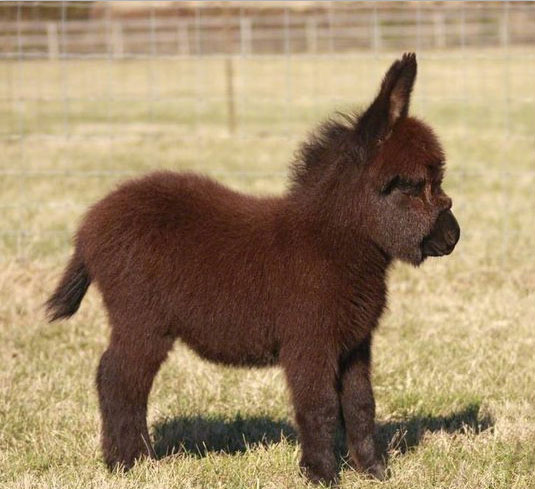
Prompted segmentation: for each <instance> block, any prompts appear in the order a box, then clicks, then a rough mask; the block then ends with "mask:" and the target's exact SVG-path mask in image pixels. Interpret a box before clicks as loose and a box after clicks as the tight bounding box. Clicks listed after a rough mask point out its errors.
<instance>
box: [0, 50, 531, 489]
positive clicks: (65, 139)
mask: <svg viewBox="0 0 535 489" xmlns="http://www.w3.org/2000/svg"><path fill="white" fill-rule="evenodd" d="M396 54H399V53H395V54H391V55H384V56H379V57H373V56H369V55H357V54H355V55H353V56H344V57H339V58H328V57H325V58H323V57H320V58H269V57H266V58H237V59H235V60H234V71H235V75H236V76H235V80H234V84H235V89H236V93H237V97H236V113H237V122H238V125H237V131H236V134H235V136H234V137H229V135H228V130H227V124H226V121H227V116H226V104H227V100H226V95H225V93H226V92H225V83H224V80H225V78H224V73H225V70H224V62H223V60H221V59H215V58H214V59H199V60H195V59H193V60H158V59H147V60H132V61H123V62H119V61H108V60H100V61H99V60H92V61H69V62H66V61H64V62H61V61H60V62H48V61H46V62H45V61H33V62H30V61H28V62H6V61H2V62H0V121H1V123H0V151H1V154H2V158H1V160H0V213H1V216H2V217H1V219H0V256H1V268H0V360H1V364H2V369H1V371H0V426H1V431H0V447H1V450H0V487H9V488H42V489H45V488H46V489H50V488H67V487H69V488H71V487H79V488H84V489H87V488H99V489H107V488H145V487H147V488H149V487H150V488H175V487H176V488H217V487H222V488H223V487H224V488H252V487H254V488H294V487H295V488H299V487H306V486H307V484H306V482H305V481H304V480H303V479H302V478H301V477H300V476H299V474H298V468H297V467H298V460H299V445H298V442H297V441H296V437H295V431H294V429H293V428H292V412H291V407H290V405H289V401H288V394H287V392H286V388H285V384H284V378H283V375H282V373H281V371H280V370H279V369H277V368H273V369H266V370H245V369H242V370H240V369H231V368H222V367H220V366H215V365H212V364H209V363H207V362H204V361H203V360H201V359H199V358H198V357H197V356H195V355H194V354H193V353H191V352H190V351H188V350H187V349H186V348H185V347H183V346H181V345H179V344H177V345H176V347H175V349H174V351H173V353H172V354H171V356H170V358H169V360H168V361H167V363H166V364H165V365H164V367H163V368H162V370H161V372H160V374H159V375H158V377H157V379H156V383H155V386H154V389H153V391H152V394H151V398H150V405H149V423H150V426H151V427H152V432H153V436H154V440H155V445H156V449H157V451H158V453H159V454H161V455H162V459H161V460H159V461H158V462H149V461H144V462H141V463H139V464H137V465H136V467H135V468H134V469H133V470H132V471H131V472H129V473H128V474H127V475H119V474H109V473H108V472H107V471H106V469H105V468H104V466H103V463H102V461H101V457H100V452H99V433H98V430H99V419H98V409H97V399H96V391H95V389H94V384H93V382H94V371H95V368H96V365H97V362H98V359H99V356H100V354H101V353H102V351H103V350H104V348H105V345H106V339H107V334H108V332H107V326H106V318H105V315H104V313H103V309H102V307H101V305H100V298H99V296H98V293H97V291H96V290H94V289H90V292H89V294H88V296H87V298H86V300H85V301H84V303H83V305H82V307H81V309H80V312H79V313H78V314H77V316H75V318H74V319H73V320H71V321H70V322H68V323H66V322H64V323H58V324H47V323H46V322H45V321H44V319H43V310H42V303H43V302H44V301H45V299H46V297H47V295H48V294H49V293H50V292H51V290H52V288H53V286H54V285H55V280H56V279H57V277H58V275H59V273H60V271H61V268H62V267H63V264H64V263H65V260H66V258H67V257H68V255H69V253H70V250H71V245H70V235H71V234H72V232H73V231H74V230H75V228H76V224H77V222H78V221H79V219H80V217H81V215H82V213H83V212H84V209H85V208H86V207H87V205H89V204H90V203H92V202H94V201H95V200H96V199H98V198H99V197H101V196H103V195H104V194H105V193H106V192H108V191H109V190H110V189H112V188H114V186H115V185H116V184H117V183H118V182H119V181H121V180H123V179H124V178H127V177H128V176H129V175H133V174H139V173H142V172H146V171H150V170H152V169H157V168H158V169H159V168H171V169H176V170H182V169H192V170H197V171H202V172H204V173H207V174H211V175H214V177H216V178H218V179H219V180H221V181H223V182H225V183H227V184H229V185H231V186H232V187H234V188H236V189H241V190H244V191H248V192H253V193H257V194H265V193H279V192H282V191H283V190H284V187H285V174H286V168H287V165H288V162H289V161H290V160H291V158H292V154H293V152H294V151H295V149H296V147H297V144H298V142H299V141H300V140H301V139H303V138H304V137H305V135H306V133H307V131H308V130H309V129H311V128H312V127H313V126H314V125H315V123H316V122H317V121H319V120H321V119H322V118H323V117H325V116H326V115H327V114H329V113H331V112H333V111H334V110H344V109H346V110H347V109H351V108H355V107H358V106H359V105H361V104H363V103H365V102H366V101H368V100H369V99H370V98H371V97H372V95H373V94H374V92H375V90H376V87H377V84H378V82H379V80H380V78H381V76H382V74H383V72H384V70H385V69H386V68H387V66H388V65H389V63H390V62H391V61H392V59H393V58H394V56H395V55H396ZM506 54H507V55H506ZM419 69H420V74H419V78H418V81H417V85H416V91H415V95H414V103H413V106H412V107H413V109H412V111H413V113H414V114H416V115H419V116H421V117H423V118H424V119H425V120H427V121H428V122H429V123H431V124H432V125H433V127H435V129H436V131H437V133H438V134H439V136H440V137H441V139H442V141H443V144H444V146H445V148H446V151H447V154H448V175H447V177H446V181H445V188H446V190H447V191H448V192H449V193H450V194H451V196H452V197H453V199H454V210H455V213H456V215H457V217H458V219H459V222H460V224H461V228H462V231H463V233H462V237H461V241H460V243H459V245H458V247H457V249H456V251H455V252H454V253H453V254H452V255H451V256H450V257H447V258H444V259H440V260H430V261H428V262H427V263H426V264H425V265H424V266H423V267H421V268H420V269H412V268H409V267H408V266H405V265H397V266H396V267H395V268H394V270H393V271H392V273H391V277H390V301H389V310H388V312H387V313H386V315H385V317H384V318H383V321H382V324H381V327H380V329H379V332H378V334H377V338H376V341H375V345H374V366H375V370H374V385H375V392H376V400H377V406H378V416H377V418H378V434H379V439H380V441H381V444H382V447H383V449H384V453H385V456H387V457H388V460H389V462H388V463H389V467H390V477H389V479H388V480H387V481H386V482H383V483H377V482H373V481H369V480H366V479H365V478H363V477H361V476H359V475H358V474H357V473H355V472H353V471H351V470H349V469H346V468H345V467H344V466H343V463H342V481H341V487H344V488H349V487H359V488H360V487H362V488H367V487H381V488H385V489H387V488H388V489H390V488H392V489H394V488H396V489H398V488H399V489H402V488H403V489H405V488H406V489H424V488H425V489H428V488H429V489H430V488H459V489H460V488H481V489H483V488H493V489H498V488H500V489H501V488H503V489H506V488H507V489H509V488H517V489H524V488H531V487H533V488H535V389H534V386H535V355H534V352H535V320H534V318H535V260H534V256H535V191H534V189H535V139H534V138H535V136H534V134H535V133H534V128H535V85H534V82H533V80H534V79H535V51H534V50H533V49H531V50H529V49H511V50H510V51H509V52H508V53H504V52H503V51H498V50H490V49H489V50H480V51H469V50H467V51H447V52H437V53H433V52H426V53H422V56H420V65H419ZM12 136H22V138H20V137H12ZM171 452H175V454H174V455H172V456H164V455H165V454H169V453H171Z"/></svg>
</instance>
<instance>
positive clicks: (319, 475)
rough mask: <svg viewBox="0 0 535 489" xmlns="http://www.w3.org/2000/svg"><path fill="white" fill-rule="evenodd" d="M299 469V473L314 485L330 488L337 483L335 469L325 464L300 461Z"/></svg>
mask: <svg viewBox="0 0 535 489" xmlns="http://www.w3.org/2000/svg"><path fill="white" fill-rule="evenodd" d="M299 467H300V469H301V473H302V474H303V475H304V476H305V477H306V478H307V479H308V480H309V481H310V482H313V483H314V484H323V485H325V486H329V487H332V486H336V484H337V483H338V474H337V473H336V469H334V468H333V467H328V466H327V465H326V464H322V463H309V462H303V461H301V463H300V464H299Z"/></svg>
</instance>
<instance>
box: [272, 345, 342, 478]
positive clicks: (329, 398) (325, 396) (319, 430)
mask: <svg viewBox="0 0 535 489" xmlns="http://www.w3.org/2000/svg"><path fill="white" fill-rule="evenodd" d="M281 360H282V361H283V362H282V363H283V366H284V368H285V371H286V376H287V379H288V385H289V387H290V391H291V394H292V398H293V404H294V409H295V419H296V422H297V427H298V431H299V441H300V443H301V451H302V456H301V462H300V466H301V470H302V471H303V472H304V474H305V475H306V476H307V477H308V478H309V479H310V480H311V481H313V482H323V483H327V484H330V483H333V482H336V480H337V477H338V471H337V463H336V458H335V455H334V441H335V434H336V428H337V425H338V422H339V414H340V401H339V398H338V393H337V392H336V387H335V384H336V372H335V371H334V368H333V367H332V364H331V362H327V361H322V359H321V358H318V357H317V356H315V357H312V356H311V357H309V358H306V359H304V358H302V357H300V356H299V355H295V356H294V357H293V358H292V359H289V361H288V359H281ZM284 360H287V361H284Z"/></svg>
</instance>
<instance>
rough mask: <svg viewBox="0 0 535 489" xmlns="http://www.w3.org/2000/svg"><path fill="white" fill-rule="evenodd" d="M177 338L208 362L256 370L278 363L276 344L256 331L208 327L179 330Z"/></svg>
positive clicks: (221, 326) (228, 327)
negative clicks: (251, 367) (250, 367)
mask: <svg viewBox="0 0 535 489" xmlns="http://www.w3.org/2000/svg"><path fill="white" fill-rule="evenodd" d="M177 336H178V338H180V339H181V340H182V341H183V342H184V343H185V344H186V345H188V346H189V347H190V348H191V349H192V350H194V351H195V352H196V353H197V354H198V355H199V356H201V357H202V358H205V359H207V360H210V361H212V362H216V363H221V364H225V365H234V366H257V367H263V366H269V365H274V364H276V363H277V362H278V357H279V344H278V342H277V341H275V340H274V339H271V338H269V336H270V335H267V334H266V331H265V330H264V331H259V330H258V328H243V329H242V328H238V327H236V326H230V325H224V324H209V325H203V326H196V327H194V328H187V327H186V328H180V331H178V335H177Z"/></svg>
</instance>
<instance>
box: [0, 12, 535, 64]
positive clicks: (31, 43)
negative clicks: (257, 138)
mask: <svg viewBox="0 0 535 489" xmlns="http://www.w3.org/2000/svg"><path fill="white" fill-rule="evenodd" d="M151 12H155V10H152V11H151ZM462 12H465V13H462ZM462 12H461V10H459V9H456V10H453V9H451V8H439V7H435V8H433V9H428V8H418V9H417V10H415V11H412V10H411V11H409V12H405V11H400V12H397V11H396V12H390V11H386V12H384V11H379V10H377V9H375V10H370V9H368V10H361V11H358V10H357V11H355V10H353V11H349V12H346V13H343V14H340V13H337V12H335V11H329V12H326V13H325V14H322V15H319V14H311V15H304V14H301V13H294V12H292V13H291V15H289V16H288V17H289V18H288V19H287V20H285V16H284V14H281V15H277V16H274V15H267V16H253V15H250V16H243V15H240V16H236V15H232V16H231V15H229V16H225V18H224V21H223V20H222V16H221V15H219V16H214V15H204V14H203V15H200V16H199V18H198V19H197V18H196V17H191V18H187V17H180V18H179V17H175V18H162V17H157V16H156V15H155V14H151V15H149V16H147V17H146V18H141V19H128V18H126V19H110V18H109V16H103V17H102V18H100V19H89V20H84V21H80V20H69V19H65V20H64V21H50V20H47V21H44V20H43V21H28V20H21V21H20V22H16V23H15V22H0V58H1V57H12V56H13V54H14V53H16V54H18V55H20V56H22V57H23V58H25V57H29V58H39V57H42V58H50V59H55V58H57V57H58V56H59V55H60V53H62V54H63V55H70V56H83V55H87V54H91V55H92V56H93V57H107V56H108V55H109V54H110V53H111V54H112V55H113V57H115V58H128V57H135V56H137V55H140V54H146V55H150V56H161V55H182V56H196V55H201V54H204V55H210V54H218V53H219V54H221V53H225V54H240V55H243V56H247V55H256V54H277V53H279V54H285V53H288V52H290V53H309V54H318V53H329V52H337V53H340V52H344V51H352V50H363V49H370V48H371V49H373V50H374V51H378V50H381V49H394V48H395V49H397V50H399V49H403V48H405V47H410V46H413V45H414V44H415V43H416V44H418V46H419V48H420V49H427V48H435V49H436V48H439V49H444V48H451V47H459V46H465V47H466V46H475V47H477V46H506V45H515V44H530V45H533V44H535V14H534V12H535V9H534V8H533V7H531V6H526V5H511V6H510V8H509V9H508V10H507V14H505V12H504V10H503V9H501V8H495V7H488V8H485V9H484V10H481V9H471V10H465V9H463V10H462ZM59 33H61V35H59ZM20 36H22V45H21V46H20V51H19V49H18V47H19V46H18V44H19V43H20ZM198 39H200V40H201V42H196V41H197V40H198ZM286 43H288V44H289V45H286Z"/></svg>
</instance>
